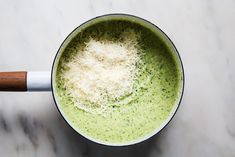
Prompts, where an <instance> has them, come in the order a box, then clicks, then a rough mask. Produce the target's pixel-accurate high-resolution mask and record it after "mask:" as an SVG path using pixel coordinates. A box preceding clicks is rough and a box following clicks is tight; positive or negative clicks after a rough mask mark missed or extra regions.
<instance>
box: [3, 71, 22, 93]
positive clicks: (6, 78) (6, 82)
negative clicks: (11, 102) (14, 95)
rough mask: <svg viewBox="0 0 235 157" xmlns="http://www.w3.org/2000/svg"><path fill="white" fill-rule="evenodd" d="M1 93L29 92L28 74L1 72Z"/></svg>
mask: <svg viewBox="0 0 235 157" xmlns="http://www.w3.org/2000/svg"><path fill="white" fill-rule="evenodd" d="M0 91H27V72H26V71H18V72H0Z"/></svg>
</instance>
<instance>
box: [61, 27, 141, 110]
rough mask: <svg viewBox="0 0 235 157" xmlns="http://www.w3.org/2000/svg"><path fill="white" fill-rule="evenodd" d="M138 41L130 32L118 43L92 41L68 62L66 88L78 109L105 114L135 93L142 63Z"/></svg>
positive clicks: (64, 74) (125, 33) (124, 33)
mask: <svg viewBox="0 0 235 157" xmlns="http://www.w3.org/2000/svg"><path fill="white" fill-rule="evenodd" d="M138 38H139V35H138V34H137V33H135V32H134V31H130V30H129V31H125V32H123V33H122V34H121V35H120V40H116V41H110V40H99V41H97V40H94V39H90V40H89V41H88V42H87V43H85V48H83V49H82V50H78V52H77V53H76V55H75V56H73V58H72V59H71V60H70V61H69V62H68V63H66V67H67V68H66V69H68V70H66V71H65V72H64V73H63V74H62V77H63V78H64V79H65V81H64V86H65V88H66V91H67V92H68V93H69V95H70V96H71V97H72V101H73V102H74V104H75V105H76V106H77V107H78V108H80V109H82V110H85V111H87V112H90V113H101V112H102V111H104V110H105V109H106V108H107V107H108V105H109V102H110V101H114V100H117V99H118V98H120V97H122V96H125V95H127V94H130V93H132V92H133V91H132V90H133V83H134V80H135V78H136V75H137V72H138V70H137V67H136V65H137V64H138V63H139V62H140V56H139V54H138V42H137V41H138Z"/></svg>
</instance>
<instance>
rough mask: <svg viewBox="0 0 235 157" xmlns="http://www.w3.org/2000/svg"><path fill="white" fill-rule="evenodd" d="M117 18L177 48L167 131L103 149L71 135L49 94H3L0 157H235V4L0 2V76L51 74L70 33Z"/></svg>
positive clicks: (186, 0)
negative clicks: (180, 86)
mask: <svg viewBox="0 0 235 157" xmlns="http://www.w3.org/2000/svg"><path fill="white" fill-rule="evenodd" d="M115 12H119V13H129V14H133V15H137V16H140V17H143V18H145V19H147V20H149V21H151V22H153V23H155V24H156V25H157V26H159V27H160V28H161V29H162V30H163V31H165V32H166V33H167V34H168V35H169V37H170V38H171V39H172V40H173V42H174V43H175V45H176V47H177V48H178V50H179V52H180V55H181V57H182V60H183V64H184V68H185V75H186V76H185V77H186V84H185V93H184V97H183V101H182V104H181V106H180V108H179V110H178V112H177V114H176V116H175V117H174V119H173V120H172V121H171V123H170V124H169V125H168V126H167V127H166V128H165V129H164V131H162V132H161V133H160V134H158V135H157V136H154V137H153V138H151V139H150V140H147V141H146V142H143V143H141V144H137V145H134V146H129V147H119V148H115V147H106V146H101V145H98V144H95V143H93V142H90V141H88V140H86V139H84V138H82V137H81V136H80V135H78V134H77V133H75V132H74V131H73V130H72V129H71V128H69V127H68V126H67V124H66V123H65V122H64V121H63V120H62V118H61V116H60V115H59V113H58V111H57V109H56V107H55V105H54V102H53V99H52V94H51V93H50V92H45V93H38V92H35V93H10V92H8V93H7V92H1V93H0V156H2V157H5V156H7V157H20V156H22V157H32V156H35V157H36V156H37V157H40V156H50V157H53V156H61V157H64V156H66V157H70V156H71V157H72V156H80V157H93V156H95V157H104V156H112V157H116V156H117V157H119V156H122V157H127V156H128V157H131V156H133V157H142V156H145V157H156V156H159V157H169V156H174V157H188V156H191V157H199V156H205V157H208V156H213V157H219V156H226V157H234V156H235V44H234V41H235V1H234V0H225V1H223V2H222V1H219V0H197V1H195V0H181V1H173V0H166V1H155V0H145V1H140V0H139V1H138V0H118V1H111V0H107V1H104V0H96V1H78V0H71V1H69V2H68V1H65V0H64V1H57V0H50V1H48V0H41V1H26V0H21V1H12V0H0V71H13V70H27V71H37V70H50V69H51V65H52V61H53V58H54V56H55V54H56V52H57V49H58V48H59V46H60V44H61V43H62V41H63V40H64V39H65V37H66V36H67V35H68V34H69V33H70V32H71V31H72V30H73V29H74V28H75V27H77V26H78V25H80V24H81V23H82V22H84V21H86V20H88V19H90V18H92V17H95V16H98V15H102V14H106V13H115Z"/></svg>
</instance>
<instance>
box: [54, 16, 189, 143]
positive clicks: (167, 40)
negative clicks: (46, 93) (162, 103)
mask: <svg viewBox="0 0 235 157" xmlns="http://www.w3.org/2000/svg"><path fill="white" fill-rule="evenodd" d="M109 19H128V20H130V21H132V22H135V21H138V23H141V24H144V27H147V28H150V29H151V30H154V31H155V32H156V33H158V35H160V36H161V38H162V39H163V40H164V42H165V43H166V44H167V46H168V47H170V48H171V49H173V50H174V53H173V54H172V55H174V57H176V58H177V62H178V63H177V64H178V68H179V70H180V71H181V73H182V81H181V89H180V91H179V94H180V96H179V98H178V101H177V102H176V103H175V105H174V107H173V109H172V111H171V112H170V114H169V116H168V118H167V119H166V120H165V121H164V122H163V123H162V124H161V125H160V127H157V128H156V129H155V130H154V131H153V132H151V133H150V134H147V135H146V136H144V137H142V138H139V139H137V140H134V141H128V142H125V143H109V142H105V141H102V140H98V139H95V138H93V137H90V136H88V135H86V134H83V133H82V132H81V131H80V130H79V129H78V128H75V127H73V125H72V123H71V122H70V121H69V119H67V118H66V115H65V114H64V112H63V110H62V109H61V108H60V102H59V100H58V98H57V95H56V87H55V84H56V82H55V75H56V70H57V66H58V62H59V59H60V57H61V55H62V53H63V50H64V48H65V47H66V46H67V44H68V43H69V42H70V41H71V40H72V39H73V38H74V37H75V36H76V35H77V34H78V33H79V32H80V31H81V30H82V29H84V28H86V27H87V26H88V25H91V24H92V23H95V22H97V21H103V20H109ZM184 83H185V76H184V69H183V64H182V61H181V58H180V55H179V53H178V51H177V49H176V47H175V45H174V44H173V42H172V41H171V39H170V38H169V37H168V36H167V35H166V34H165V33H164V32H163V31H162V30H161V29H160V28H159V27H157V26H156V25H154V24H152V23H151V22H149V21H147V20H145V19H142V18H140V17H137V16H134V15H129V14H106V15H102V16H97V17H95V18H93V19H90V20H88V21H86V22H85V23H83V24H81V25H80V26H78V27H77V28H75V29H74V30H73V31H72V32H71V33H70V34H69V35H68V36H67V38H66V39H65V40H64V41H63V43H62V44H61V46H60V48H59V50H58V52H57V54H56V56H55V58H54V62H53V65H52V72H51V89H52V93H53V98H54V101H55V103H56V107H57V109H58V111H59V113H60V114H61V115H62V117H63V119H64V120H65V121H66V122H67V123H68V124H69V126H70V127H71V128H73V129H74V130H75V131H76V132H77V133H79V134H80V135H82V136H83V137H85V138H86V139H89V140H90V141H93V142H95V143H98V144H102V145H106V146H128V145H134V144H137V143H140V142H143V141H145V140H147V139H149V138H151V137H152V136H154V135H156V134H157V133H159V132H160V131H161V130H162V129H163V128H164V127H165V126H166V125H167V124H168V123H169V122H170V121H171V119H172V118H173V117H174V115H175V113H176V111H177V109H178V108H179V105H180V103H181V100H182V97H183V92H184Z"/></svg>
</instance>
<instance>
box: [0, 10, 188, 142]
mask: <svg viewBox="0 0 235 157" xmlns="http://www.w3.org/2000/svg"><path fill="white" fill-rule="evenodd" d="M115 17H123V18H128V19H129V20H133V21H140V22H143V23H145V24H146V25H148V26H149V27H152V28H154V29H155V30H156V31H158V32H159V34H160V35H161V36H162V38H163V39H164V40H165V41H166V42H167V43H168V44H169V45H170V46H171V47H173V49H174V50H175V55H176V56H177V58H178V60H179V62H180V66H181V69H182V72H183V65H182V62H181V59H180V56H179V54H178V51H177V49H176V48H175V46H174V44H173V43H172V41H171V40H170V38H169V37H168V36H167V35H166V34H165V33H164V32H163V31H162V30H161V29H160V28H158V27H157V26H155V25H154V24H152V23H150V22H149V21H147V20H145V19H142V18H139V17H136V16H133V15H126V14H108V15H103V16H99V17H95V18H93V19H91V20H89V21H87V22H85V23H83V24H82V25H80V26H78V27H77V28H75V29H74V30H73V31H72V32H71V33H70V34H69V35H68V36H67V38H66V39H65V40H64V41H63V43H62V44H61V46H60V48H59V49H58V52H57V53H56V55H55V58H54V62H53V64H52V68H51V70H50V71H35V72H34V71H15V72H0V91H15V92H20V91H22V92H23V91H25V92H26V91H27V92H31V91H52V95H53V98H54V101H55V105H56V107H57V109H58V111H59V113H60V114H61V115H62V117H63V118H64V120H65V121H66V122H67V123H68V124H69V125H70V126H71V128H73V126H72V125H71V124H70V123H69V122H68V121H67V120H66V117H65V116H64V115H63V114H62V112H61V110H60V108H59V107H58V106H59V101H58V100H57V99H58V98H57V96H56V95H55V71H56V67H57V65H58V61H59V59H60V57H61V54H62V53H63V49H64V47H66V45H67V44H68V43H69V42H70V41H71V40H72V39H73V38H74V37H75V36H76V34H78V33H79V32H81V31H82V29H84V28H85V27H86V26H87V25H88V24H89V23H92V22H96V21H97V20H100V19H101V20H102V19H103V20H104V19H106V18H115ZM182 79H183V87H184V74H183V78H182ZM183 87H182V91H181V96H180V100H179V102H178V104H177V107H176V108H175V110H174V111H173V113H172V114H171V115H170V116H169V118H168V119H167V120H166V121H165V122H164V125H162V127H160V128H159V129H157V130H156V131H155V132H154V133H152V134H151V135H149V136H148V137H145V138H143V139H140V140H137V141H134V142H130V143H128V144H123V145H131V144H135V143H139V142H142V141H144V140H146V139H148V138H150V137H152V136H153V135H155V134H157V133H158V132H160V131H161V130H162V129H163V128H164V127H165V126H166V125H167V124H168V123H169V122H170V121H171V119H172V118H173V116H174V115H175V113H176V111H177V109H178V107H179V104H180V101H181V99H182V95H183ZM73 129H74V128H73ZM74 130H75V129H74ZM76 131H77V132H78V133H79V131H78V130H76ZM83 136H85V137H86V135H83ZM86 138H88V139H89V140H91V141H93V142H97V143H100V144H106V143H102V142H100V141H97V140H95V139H91V138H89V137H86ZM106 145H112V144H106ZM114 146H120V145H114ZM121 146H122V145H121Z"/></svg>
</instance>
